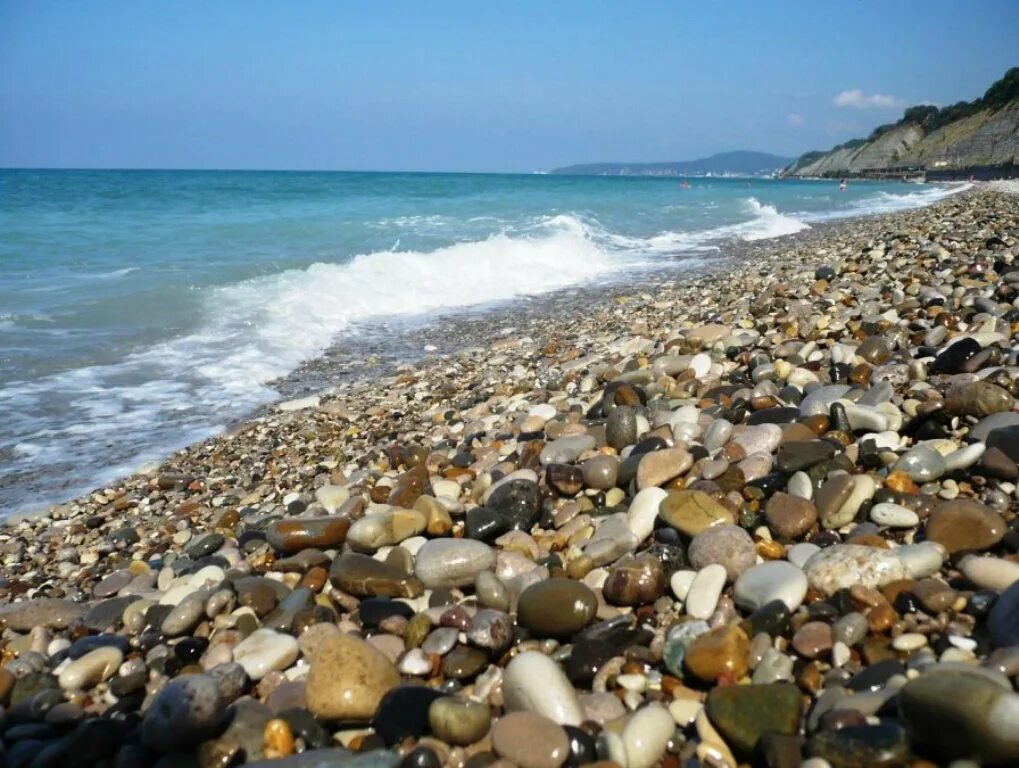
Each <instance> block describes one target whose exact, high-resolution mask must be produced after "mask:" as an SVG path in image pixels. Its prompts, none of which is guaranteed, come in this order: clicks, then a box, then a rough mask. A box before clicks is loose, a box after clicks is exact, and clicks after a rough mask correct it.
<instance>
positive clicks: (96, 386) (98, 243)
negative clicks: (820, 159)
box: [0, 171, 958, 513]
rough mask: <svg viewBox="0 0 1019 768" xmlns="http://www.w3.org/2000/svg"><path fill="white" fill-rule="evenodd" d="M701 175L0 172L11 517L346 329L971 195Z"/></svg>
mask: <svg viewBox="0 0 1019 768" xmlns="http://www.w3.org/2000/svg"><path fill="white" fill-rule="evenodd" d="M690 183H691V188H690V189H682V188H680V185H679V181H678V180H676V179H651V178H606V177H560V176H540V175H530V176H513V175H468V174H386V173H378V174H366V173H250V172H204V171H202V172H199V171H195V172H187V171H183V172H182V171H0V513H2V512H6V511H12V510H22V509H26V508H36V507H39V506H41V505H43V504H45V503H50V502H53V501H58V500H61V499H62V498H65V497H68V496H70V495H73V494H75V493H78V492H82V491H85V490H88V489H89V488H91V487H94V486H96V485H99V484H101V483H104V482H108V481H110V480H112V479H113V478H115V477H116V476H118V475H123V474H127V473H129V472H131V471H133V470H135V469H136V468H138V467H139V465H141V464H142V463H143V462H144V461H146V460H151V459H157V458H159V457H160V456H162V455H165V454H166V453H167V452H168V451H171V450H173V449H175V448H178V447H181V446H183V445H186V444H187V443H190V442H193V441H194V440H197V439H199V438H201V437H203V436H206V435H208V434H212V433H214V432H216V431H218V430H220V429H221V428H222V427H223V425H225V424H227V423H229V422H231V421H234V420H236V419H238V418H241V417H243V416H244V415H246V414H247V413H250V412H251V411H252V410H253V409H254V408H256V407H257V406H258V405H259V404H261V403H264V402H267V401H268V400H271V399H273V398H274V397H275V396H276V394H277V393H276V392H275V391H274V390H273V389H272V388H271V387H270V386H268V385H269V384H270V383H271V382H274V381H275V380H276V379H278V378H279V377H281V376H285V375H287V374H288V373H290V372H291V371H293V370H294V369H295V368H296V367H297V366H299V365H300V364H301V363H302V362H304V361H307V360H309V359H311V358H314V357H315V356H317V355H319V354H321V353H322V352H323V351H324V350H326V349H327V348H328V347H330V345H333V344H335V343H337V341H339V342H340V343H342V340H343V338H344V334H351V333H355V332H357V331H358V330H359V329H360V330H363V329H365V328H371V327H372V326H373V325H374V324H381V323H382V322H385V321H389V320H392V319H394V318H400V319H402V320H404V321H405V322H406V321H409V322H412V323H413V322H422V321H424V320H426V319H427V318H428V317H430V316H432V315H434V314H435V313H437V312H443V311H449V310H460V309H463V308H466V307H472V306H476V305H481V304H489V305H490V304H491V303H492V302H501V301H507V300H512V299H514V298H517V297H520V296H529V295H538V294H543V293H547V292H551V291H554V290H557V289H561V288H564V287H568V286H571V285H580V284H584V283H589V282H591V281H617V280H624V279H627V278H628V277H630V276H632V275H633V274H635V272H639V271H643V270H648V269H654V268H655V267H660V266H662V265H663V264H669V265H670V266H671V267H672V268H678V269H683V268H687V267H689V268H692V267H694V266H696V267H698V268H704V267H705V266H709V265H710V263H711V260H712V259H713V258H717V256H716V254H717V249H718V248H719V247H720V246H721V245H723V244H724V243H726V242H727V241H731V240H732V239H735V238H739V239H746V240H760V239H766V238H770V237H776V236H779V235H784V234H790V233H793V232H798V231H802V230H804V229H806V228H809V227H810V226H811V225H812V224H815V223H817V222H821V221H826V220H831V219H836V218H841V217H847V216H854V215H861V214H866V213H878V212H891V211H895V210H902V209H905V208H909V207H915V206H917V205H923V204H925V203H928V202H932V201H933V200H936V199H938V198H940V197H942V196H944V195H946V194H950V193H951V192H953V191H955V190H954V189H947V188H940V187H933V186H922V187H921V186H914V185H906V184H885V183H854V184H852V185H851V186H850V189H849V190H848V191H846V192H841V193H840V192H838V190H837V188H836V185H835V184H834V183H831V182H814V181H793V180H789V181H771V180H757V179H754V180H752V181H747V180H740V179H692V180H691V181H690ZM956 189H958V188H956Z"/></svg>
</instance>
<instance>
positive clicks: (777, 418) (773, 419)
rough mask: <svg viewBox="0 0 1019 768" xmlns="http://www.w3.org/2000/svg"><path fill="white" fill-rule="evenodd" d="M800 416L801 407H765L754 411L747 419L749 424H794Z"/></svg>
mask: <svg viewBox="0 0 1019 768" xmlns="http://www.w3.org/2000/svg"><path fill="white" fill-rule="evenodd" d="M799 418H800V409H799V408H793V407H791V406H788V407H787V406H783V407H779V408H764V409H762V410H760V411H754V412H753V413H751V414H750V418H749V419H747V424H749V425H751V426H753V425H755V424H792V423H793V422H795V421H797V420H798V419H799Z"/></svg>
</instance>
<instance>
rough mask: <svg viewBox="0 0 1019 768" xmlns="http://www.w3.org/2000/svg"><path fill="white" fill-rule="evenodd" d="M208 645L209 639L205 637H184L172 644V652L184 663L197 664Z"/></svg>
mask: <svg viewBox="0 0 1019 768" xmlns="http://www.w3.org/2000/svg"><path fill="white" fill-rule="evenodd" d="M208 647H209V639H208V638H206V637H198V636H195V637H185V638H184V639H183V640H181V641H180V642H178V643H176V644H175V645H174V646H173V654H174V656H176V657H177V658H178V659H180V662H181V663H182V664H184V665H187V664H197V663H198V660H199V659H200V658H202V654H203V653H205V649H206V648H208Z"/></svg>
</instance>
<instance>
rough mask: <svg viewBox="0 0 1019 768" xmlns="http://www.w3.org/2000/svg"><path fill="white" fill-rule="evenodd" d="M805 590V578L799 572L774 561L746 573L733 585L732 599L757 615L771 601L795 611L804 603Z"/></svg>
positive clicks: (802, 573)
mask: <svg viewBox="0 0 1019 768" xmlns="http://www.w3.org/2000/svg"><path fill="white" fill-rule="evenodd" d="M807 587H808V583H807V576H806V574H805V573H804V572H803V571H802V570H801V569H800V568H797V567H796V566H795V565H792V564H791V563H787V562H784V561H782V560H776V561H773V562H768V563H761V564H759V565H755V566H754V567H753V568H750V569H749V570H747V571H745V572H744V573H743V574H742V575H741V576H740V577H739V578H738V579H737V580H736V583H735V584H734V585H733V599H735V601H736V604H737V605H738V606H740V607H741V608H743V609H744V610H746V611H756V610H758V609H759V608H762V607H764V606H765V605H767V604H768V603H770V602H772V601H774V600H781V601H782V602H783V603H785V604H786V606H787V607H788V608H789V610H790V611H795V610H796V609H797V608H799V607H800V605H801V604H802V603H803V599H804V598H805V597H806V594H807Z"/></svg>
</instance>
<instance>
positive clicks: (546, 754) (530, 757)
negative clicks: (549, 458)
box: [492, 408, 619, 768]
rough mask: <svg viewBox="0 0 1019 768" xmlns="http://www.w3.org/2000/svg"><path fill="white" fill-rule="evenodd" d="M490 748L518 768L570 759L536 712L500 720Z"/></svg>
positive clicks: (562, 737)
mask: <svg viewBox="0 0 1019 768" xmlns="http://www.w3.org/2000/svg"><path fill="white" fill-rule="evenodd" d="M618 410H619V409H618V408H617V409H616V411H618ZM614 412H615V411H614ZM492 747H493V748H494V749H495V752H496V754H498V755H499V756H500V757H503V758H505V759H506V760H509V761H510V762H511V763H513V764H516V765H519V766H520V768H559V766H561V765H562V764H563V763H565V762H566V759H567V758H568V757H569V756H570V740H569V739H568V738H567V736H566V731H564V730H563V729H562V728H561V727H560V726H559V725H557V724H556V723H554V722H552V721H551V720H549V719H548V718H547V717H544V716H543V715H539V714H538V713H537V712H508V713H507V714H505V715H503V716H502V717H500V718H499V719H498V720H497V721H496V723H495V725H494V726H493V727H492Z"/></svg>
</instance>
